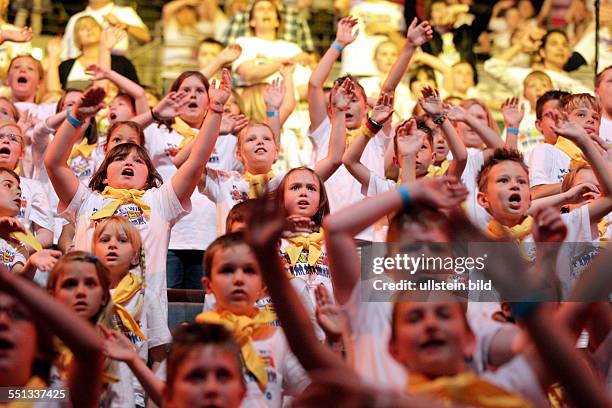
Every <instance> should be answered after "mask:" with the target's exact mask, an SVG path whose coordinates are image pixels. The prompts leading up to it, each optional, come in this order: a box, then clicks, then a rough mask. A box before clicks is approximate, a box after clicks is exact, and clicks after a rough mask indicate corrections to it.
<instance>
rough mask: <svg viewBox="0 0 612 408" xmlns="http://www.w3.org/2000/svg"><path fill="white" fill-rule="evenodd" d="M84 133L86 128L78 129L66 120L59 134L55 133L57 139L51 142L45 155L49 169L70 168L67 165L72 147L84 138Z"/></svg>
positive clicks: (58, 131)
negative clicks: (56, 167)
mask: <svg viewBox="0 0 612 408" xmlns="http://www.w3.org/2000/svg"><path fill="white" fill-rule="evenodd" d="M84 133H85V126H83V127H81V128H76V127H74V126H73V125H72V124H70V123H69V122H68V120H64V121H63V122H62V124H61V125H60V127H59V129H58V130H57V132H55V137H54V138H53V140H51V142H50V143H49V146H48V147H47V152H46V154H45V165H46V166H47V167H55V166H66V167H68V165H67V164H66V163H67V161H68V157H69V156H70V151H71V150H72V146H73V145H74V144H75V143H76V141H77V140H79V139H80V138H82V137H83V135H84Z"/></svg>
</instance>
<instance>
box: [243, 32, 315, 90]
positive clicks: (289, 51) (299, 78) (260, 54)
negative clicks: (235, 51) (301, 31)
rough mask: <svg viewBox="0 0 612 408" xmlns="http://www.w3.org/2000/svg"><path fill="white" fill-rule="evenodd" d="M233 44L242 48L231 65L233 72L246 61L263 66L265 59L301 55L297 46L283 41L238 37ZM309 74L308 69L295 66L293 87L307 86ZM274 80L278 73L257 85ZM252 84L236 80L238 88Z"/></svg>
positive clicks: (278, 76) (298, 65) (300, 50)
mask: <svg viewBox="0 0 612 408" xmlns="http://www.w3.org/2000/svg"><path fill="white" fill-rule="evenodd" d="M235 43H236V44H238V45H240V46H241V47H242V54H241V55H240V57H238V59H237V60H236V61H234V62H233V63H232V71H233V72H236V71H237V70H238V68H239V67H240V66H241V65H242V64H243V63H245V62H247V61H253V62H255V63H256V64H263V63H265V62H266V60H267V59H271V58H293V57H295V56H296V55H298V54H300V53H302V49H301V48H300V46H299V45H297V44H295V43H292V42H289V41H284V40H274V41H271V40H264V39H262V38H257V37H238V38H237V39H236V42H235ZM311 73H312V71H311V70H310V67H307V66H303V65H300V64H297V65H296V66H295V72H294V73H293V80H294V82H295V86H296V87H298V86H300V85H307V84H308V80H309V79H310V74H311ZM276 78H280V74H279V73H275V74H273V75H270V76H268V77H267V78H265V79H263V80H261V81H257V83H260V82H266V83H271V82H272V80H274V79H276ZM253 84H254V83H249V82H247V81H244V80H242V79H241V78H238V85H239V86H246V85H253Z"/></svg>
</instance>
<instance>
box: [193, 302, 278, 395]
mask: <svg viewBox="0 0 612 408" xmlns="http://www.w3.org/2000/svg"><path fill="white" fill-rule="evenodd" d="M275 320H276V315H274V313H272V312H270V311H267V310H266V311H263V310H258V311H257V313H256V314H255V316H254V317H249V316H244V315H240V316H239V315H235V314H233V313H231V312H228V311H227V310H224V311H222V312H220V313H219V312H203V313H200V314H199V315H197V316H196V322H197V323H213V324H222V325H224V326H225V327H226V328H227V329H228V330H229V331H230V332H231V333H232V334H233V335H234V338H235V339H236V341H237V342H238V344H239V345H240V353H241V354H242V358H243V360H244V364H245V366H246V368H247V370H249V372H250V373H251V374H253V375H254V376H255V378H256V379H257V383H258V384H259V387H260V388H261V390H262V391H265V389H266V387H267V386H268V373H267V372H266V364H265V361H264V359H263V358H262V357H261V356H260V355H259V354H257V351H255V347H254V346H253V335H254V334H256V333H257V331H258V330H260V329H262V328H266V326H268V325H269V323H272V322H274V321H275Z"/></svg>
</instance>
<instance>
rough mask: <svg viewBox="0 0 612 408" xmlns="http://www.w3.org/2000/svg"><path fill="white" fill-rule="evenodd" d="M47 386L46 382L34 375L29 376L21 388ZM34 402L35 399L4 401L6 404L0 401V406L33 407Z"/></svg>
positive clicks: (8, 407)
mask: <svg viewBox="0 0 612 408" xmlns="http://www.w3.org/2000/svg"><path fill="white" fill-rule="evenodd" d="M47 387H49V385H48V384H47V383H46V382H44V381H43V380H42V379H41V378H39V377H36V376H34V377H32V378H30V380H29V381H28V383H27V384H26V385H25V387H23V388H25V389H29V388H47ZM35 403H36V402H35V401H24V402H9V403H6V405H5V404H2V403H0V406H2V407H6V408H30V407H33V406H34V404H35Z"/></svg>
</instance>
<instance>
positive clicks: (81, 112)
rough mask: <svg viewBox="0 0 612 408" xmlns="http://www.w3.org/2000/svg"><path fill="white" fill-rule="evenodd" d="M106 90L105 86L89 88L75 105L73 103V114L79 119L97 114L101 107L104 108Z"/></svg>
mask: <svg viewBox="0 0 612 408" xmlns="http://www.w3.org/2000/svg"><path fill="white" fill-rule="evenodd" d="M105 96H106V91H105V90H104V89H103V88H99V87H98V88H89V89H87V90H86V91H85V93H84V94H83V95H82V96H81V99H79V100H78V101H77V102H76V103H75V104H74V105H72V116H74V117H75V118H76V119H78V120H79V121H81V122H83V121H84V120H86V119H88V118H90V117H93V116H96V114H97V113H98V112H99V111H100V109H102V108H104V102H103V101H104V97H105Z"/></svg>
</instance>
